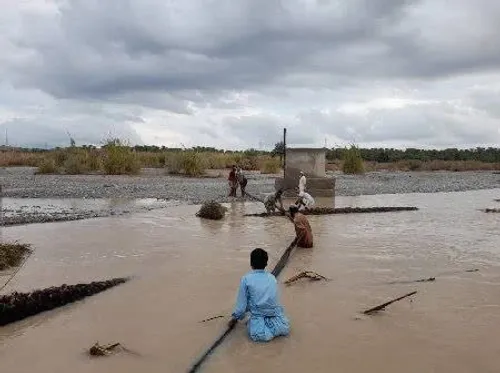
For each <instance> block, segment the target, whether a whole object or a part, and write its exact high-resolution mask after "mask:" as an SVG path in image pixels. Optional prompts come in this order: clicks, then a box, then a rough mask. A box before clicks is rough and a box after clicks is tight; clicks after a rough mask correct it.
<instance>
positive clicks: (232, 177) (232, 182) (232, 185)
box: [227, 166, 238, 197]
mask: <svg viewBox="0 0 500 373" xmlns="http://www.w3.org/2000/svg"><path fill="white" fill-rule="evenodd" d="M227 180H228V182H229V197H236V189H237V188H238V180H237V179H236V166H233V167H231V171H230V172H229V177H228V178H227Z"/></svg>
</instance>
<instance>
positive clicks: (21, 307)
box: [0, 278, 128, 326]
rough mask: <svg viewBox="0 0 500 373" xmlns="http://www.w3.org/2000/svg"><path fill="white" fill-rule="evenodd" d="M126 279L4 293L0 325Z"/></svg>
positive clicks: (89, 294) (1, 298)
mask: <svg viewBox="0 0 500 373" xmlns="http://www.w3.org/2000/svg"><path fill="white" fill-rule="evenodd" d="M126 281H128V278H113V279H111V280H106V281H94V282H91V283H89V284H77V285H66V284H64V285H62V286H57V287H56V286H53V287H50V288H46V289H42V290H35V291H33V292H31V293H18V292H13V293H11V294H9V295H2V296H0V326H3V325H7V324H9V323H12V322H15V321H19V320H22V319H25V318H27V317H30V316H33V315H36V314H38V313H41V312H44V311H49V310H52V309H54V308H57V307H61V306H64V305H66V304H68V303H72V302H75V301H77V300H81V299H83V298H85V297H88V296H91V295H94V294H97V293H100V292H102V291H104V290H107V289H109V288H112V287H114V286H117V285H120V284H123V283H125V282H126Z"/></svg>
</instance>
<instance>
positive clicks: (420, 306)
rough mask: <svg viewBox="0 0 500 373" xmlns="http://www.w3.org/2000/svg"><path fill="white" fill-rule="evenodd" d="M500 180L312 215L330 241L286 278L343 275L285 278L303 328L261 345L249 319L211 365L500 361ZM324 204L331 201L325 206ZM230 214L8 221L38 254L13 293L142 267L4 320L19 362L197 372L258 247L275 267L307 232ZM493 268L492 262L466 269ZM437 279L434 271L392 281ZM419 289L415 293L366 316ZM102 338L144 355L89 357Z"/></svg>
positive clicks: (300, 258) (55, 372)
mask: <svg viewBox="0 0 500 373" xmlns="http://www.w3.org/2000/svg"><path fill="white" fill-rule="evenodd" d="M495 198H500V189H496V190H487V191H475V192H460V193H442V194H408V195H379V196H369V197H367V196H360V197H339V198H337V199H336V203H335V204H336V206H337V207H340V206H417V207H419V208H420V210H419V211H415V212H412V211H410V212H397V213H380V214H348V215H333V216H310V217H309V221H310V222H311V225H312V228H313V231H314V240H315V247H314V249H312V250H307V249H302V250H300V249H298V250H296V251H294V253H293V254H292V256H291V259H290V262H289V264H288V265H287V267H286V268H285V270H284V271H283V272H282V274H281V276H280V278H279V280H280V281H281V282H282V281H284V280H286V279H287V278H289V277H291V276H293V275H294V274H296V273H298V272H300V271H303V270H313V271H316V272H318V273H320V274H322V275H324V276H326V277H329V278H331V279H332V281H330V282H308V281H307V280H303V281H299V282H298V283H296V284H295V285H293V286H289V287H285V286H283V285H281V298H282V302H283V304H284V306H285V309H286V312H287V314H288V316H289V318H290V320H291V323H292V324H291V325H292V329H291V334H290V336H289V337H287V338H282V339H277V340H275V341H273V342H271V343H269V344H254V343H251V342H250V341H249V340H248V338H247V336H246V331H245V328H244V326H243V325H241V324H240V325H238V326H237V329H236V330H235V331H234V332H233V333H232V334H231V335H230V336H229V337H228V339H227V340H226V341H225V342H224V343H223V344H222V345H221V346H219V348H218V349H217V350H216V351H215V353H214V354H213V355H212V356H211V357H210V358H209V359H208V360H207V361H206V362H205V364H204V365H203V366H202V369H200V371H201V372H214V373H215V372H217V373H224V372H259V373H260V372H287V373H299V372H300V373H304V372H349V373H358V372H359V373H361V372H384V373H401V372H405V373H411V372H415V373H422V372H453V373H461V372H464V373H465V372H467V373H471V372H481V373H488V372H491V373H493V372H495V373H498V372H499V371H500V214H485V213H484V212H482V211H480V210H479V209H484V208H487V207H498V206H497V205H498V202H495V201H494V199H495ZM322 202H324V201H322ZM227 206H228V207H229V212H228V215H227V216H226V218H225V219H224V220H223V221H220V222H213V221H204V220H200V219H198V218H196V217H195V216H194V214H195V212H196V211H197V209H198V207H197V206H178V207H171V208H167V209H162V210H154V211H150V212H144V213H138V214H132V215H127V216H121V217H110V218H99V219H92V220H84V221H77V222H67V223H50V224H34V225H29V226H19V227H10V228H4V230H3V232H2V235H3V238H4V239H9V240H14V239H19V240H21V241H22V242H29V243H32V244H33V245H34V248H35V250H36V251H35V253H34V255H33V256H32V257H31V258H30V260H29V261H28V262H27V264H26V266H25V267H24V268H23V269H22V271H21V272H20V273H19V274H18V276H16V278H15V279H14V280H13V281H12V282H11V283H10V284H9V286H8V287H7V288H6V289H4V293H7V292H10V291H13V290H18V291H26V290H31V289H33V288H39V287H46V286H52V285H60V284H62V283H68V284H73V283H78V282H85V281H92V280H101V279H107V278H111V277H119V276H130V275H132V276H135V278H134V279H133V280H132V281H130V282H129V283H127V284H124V285H121V286H118V287H116V288H113V289H111V290H108V291H106V292H103V293H100V294H98V295H96V296H93V297H90V298H87V299H86V300H84V301H82V302H78V303H75V304H72V305H69V306H66V307H63V308H60V309H57V310H55V311H51V312H47V313H43V314H40V315H38V316H36V317H33V318H30V319H26V320H24V321H22V322H18V323H15V324H12V325H9V326H7V327H3V328H0V367H1V368H0V371H1V372H2V373H3V372H6V373H26V372H43V373H45V372H46V373H67V372H71V373H129V372H130V373H132V372H133V373H137V372H162V373H167V372H186V371H187V370H188V369H189V367H190V366H191V364H192V363H193V362H194V360H195V359H196V358H197V357H198V356H199V355H200V354H201V353H202V352H204V350H205V349H206V348H207V347H208V346H209V345H210V344H211V343H212V342H213V341H214V340H215V338H216V337H217V336H218V335H219V334H220V332H221V331H222V330H223V329H224V327H225V323H226V320H225V319H217V320H214V321H211V322H207V323H200V322H199V321H200V320H202V319H205V318H208V317H211V316H216V315H220V314H229V313H230V311H231V308H232V306H233V303H234V300H235V295H236V290H237V286H238V283H239V278H240V276H241V275H242V274H244V273H245V272H246V271H247V270H248V261H249V260H248V257H249V253H250V251H251V250H252V249H253V248H255V247H262V248H264V249H266V250H267V251H268V252H269V254H270V267H271V268H272V266H273V265H274V264H275V262H276V260H277V259H278V258H279V256H280V255H281V253H282V252H283V251H284V249H285V248H286V246H287V245H288V244H289V243H290V242H291V241H292V240H293V237H294V231H293V226H292V225H291V224H290V223H289V222H288V221H287V220H286V219H284V218H282V217H275V218H269V219H268V218H259V217H243V216H242V215H243V214H245V213H254V212H260V211H262V210H263V208H262V205H261V204H258V203H246V204H243V203H241V202H235V203H233V204H228V205H227ZM474 268H478V269H479V272H474V273H469V272H465V271H466V270H468V269H474ZM427 277H436V281H435V282H429V283H414V284H389V283H390V282H392V281H399V280H401V281H405V280H414V279H420V278H427ZM412 290H417V291H418V293H417V294H416V295H415V296H414V297H413V301H410V300H404V301H401V302H398V303H395V304H393V305H391V306H389V307H388V308H387V310H386V311H385V312H383V313H380V314H378V315H374V316H361V315H360V311H363V310H364V309H367V308H370V307H372V306H376V305H378V304H380V303H383V302H385V301H387V300H390V299H391V298H394V297H397V296H399V295H403V294H405V293H407V292H410V291H412ZM96 341H99V342H100V343H112V342H120V343H122V344H123V345H124V346H125V347H127V348H128V349H130V350H132V351H134V352H136V354H131V353H125V352H120V353H118V354H116V355H113V356H110V357H105V358H98V359H90V358H88V357H87V356H86V355H85V350H86V349H87V348H88V347H90V346H91V345H92V344H94V343H95V342H96Z"/></svg>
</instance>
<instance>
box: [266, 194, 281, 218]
mask: <svg viewBox="0 0 500 373" xmlns="http://www.w3.org/2000/svg"><path fill="white" fill-rule="evenodd" d="M282 195H283V189H279V190H278V191H277V192H276V193H270V194H268V195H267V196H266V197H265V198H264V207H265V208H266V211H267V213H268V214H269V213H271V212H275V211H276V204H279V208H280V210H281V211H283V210H284V208H283V200H282V199H281V197H282Z"/></svg>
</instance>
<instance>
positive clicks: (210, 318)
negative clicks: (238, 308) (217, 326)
mask: <svg viewBox="0 0 500 373" xmlns="http://www.w3.org/2000/svg"><path fill="white" fill-rule="evenodd" d="M224 317H226V316H224V315H217V316H214V317H209V318H208V319H205V320H201V321H200V322H208V321H212V320H217V319H222V318H224Z"/></svg>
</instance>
